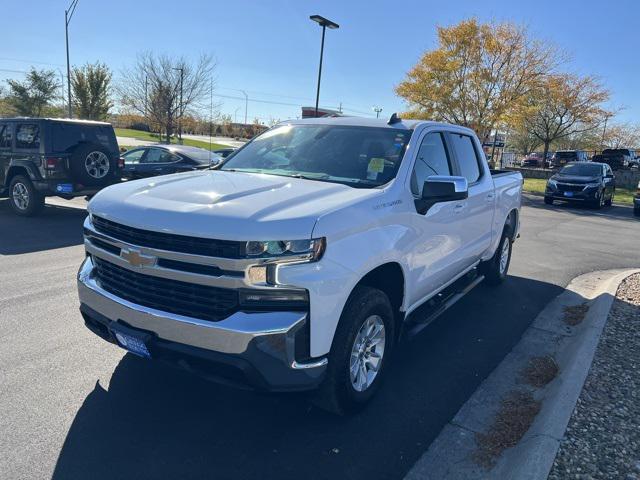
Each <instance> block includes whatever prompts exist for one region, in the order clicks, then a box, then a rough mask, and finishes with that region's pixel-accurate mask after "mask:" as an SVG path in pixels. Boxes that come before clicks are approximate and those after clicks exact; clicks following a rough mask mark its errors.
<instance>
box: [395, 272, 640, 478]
mask: <svg viewBox="0 0 640 480" xmlns="http://www.w3.org/2000/svg"><path fill="white" fill-rule="evenodd" d="M639 271H640V270H638V269H625V270H607V271H602V272H593V273H588V274H585V275H581V276H579V277H576V278H575V279H573V280H572V281H571V283H570V284H569V285H568V286H567V288H566V289H565V291H564V292H563V293H562V294H560V295H559V296H558V297H556V298H555V299H554V300H553V301H551V302H550V303H549V304H548V305H547V306H546V307H545V308H544V310H543V311H542V312H540V314H539V315H538V316H537V317H536V319H535V320H534V321H533V323H532V324H531V325H530V326H529V328H528V329H527V330H526V331H525V333H524V334H523V336H522V339H521V340H520V342H519V343H518V344H517V345H516V346H515V347H514V348H513V350H512V351H511V352H510V353H509V354H508V355H507V356H506V357H505V358H504V360H503V361H502V362H501V363H500V365H498V367H497V368H496V369H495V370H494V371H493V372H492V373H491V375H489V377H488V378H487V379H486V380H485V381H484V382H483V383H482V384H481V385H480V387H479V388H478V389H477V390H476V392H475V393H474V394H473V395H472V396H471V398H469V400H467V402H466V403H465V404H464V405H463V406H462V408H461V409H460V410H459V411H458V413H457V414H456V415H455V417H454V418H453V419H452V420H451V421H450V422H449V423H448V424H447V425H446V426H445V427H444V428H443V430H442V431H441V432H440V434H439V435H438V437H437V438H436V439H435V440H434V442H433V443H432V444H431V446H430V447H429V449H428V450H427V452H425V453H424V454H423V456H422V457H421V458H420V459H419V460H418V461H417V462H416V464H415V465H414V466H413V468H412V469H411V471H410V472H409V473H408V474H407V476H406V477H405V479H407V480H418V479H439V480H440V479H442V480H444V479H446V480H457V479H476V478H477V479H479V478H482V479H518V480H520V479H531V480H533V479H539V480H542V479H546V478H547V476H548V475H549V471H550V469H551V467H552V465H553V461H554V459H555V456H556V453H557V451H558V448H559V446H560V441H561V439H562V437H563V435H564V432H565V430H566V428H567V424H568V422H569V419H570V418H571V414H572V413H573V409H574V407H575V404H576V402H577V400H578V397H579V396H580V392H581V391H582V386H583V385H584V382H585V380H586V377H587V374H588V373H589V368H590V367H591V362H592V361H593V357H594V355H595V351H596V348H597V346H598V342H599V340H600V335H601V333H602V330H603V328H604V325H605V324H606V321H607V317H608V315H609V310H610V309H611V305H612V303H613V299H614V298H615V294H616V291H617V289H618V286H619V285H620V283H621V282H622V280H624V279H625V278H626V277H627V276H629V275H631V274H633V273H636V272H639ZM584 302H588V305H589V310H588V312H587V314H586V316H585V318H584V320H583V321H582V322H581V323H580V324H579V325H577V326H575V327H570V326H568V325H566V324H565V323H564V321H563V317H564V308H565V307H567V306H573V305H579V304H582V303H584ZM541 355H551V356H553V357H554V358H555V360H556V362H557V364H558V366H559V374H558V376H557V377H556V378H555V379H554V380H553V381H551V382H550V383H549V384H548V385H546V386H545V387H543V388H542V389H535V388H533V387H529V386H528V385H525V384H523V383H522V382H521V380H520V372H521V371H522V369H523V368H524V367H525V366H526V365H527V362H528V360H529V359H530V358H531V357H532V356H541ZM514 389H519V390H527V391H530V392H531V393H532V394H533V395H534V398H536V399H537V400H540V401H541V402H542V407H541V410H540V412H539V413H538V415H537V416H536V418H535V420H534V421H533V423H532V425H531V426H530V427H529V430H528V431H527V433H526V434H525V435H524V436H523V437H522V439H521V440H520V442H519V443H518V444H517V445H516V446H515V447H513V448H510V449H508V450H506V451H504V452H503V454H502V455H501V457H500V458H499V459H498V460H497V462H496V464H495V466H494V467H493V468H492V469H490V470H486V469H484V468H482V467H480V466H478V465H477V464H476V463H474V461H473V460H472V455H473V453H474V452H475V450H476V448H477V445H476V440H475V437H476V434H477V433H483V432H486V431H487V430H488V429H489V427H490V425H491V423H492V422H493V419H494V417H495V414H496V413H497V411H498V409H499V407H500V401H501V399H502V398H503V397H504V396H505V395H506V394H507V393H509V392H510V391H512V390H514Z"/></svg>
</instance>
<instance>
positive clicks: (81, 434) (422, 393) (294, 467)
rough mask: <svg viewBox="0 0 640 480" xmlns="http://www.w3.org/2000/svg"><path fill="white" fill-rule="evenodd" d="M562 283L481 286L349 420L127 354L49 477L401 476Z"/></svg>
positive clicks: (410, 346) (85, 410)
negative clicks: (371, 400) (208, 380)
mask: <svg viewBox="0 0 640 480" xmlns="http://www.w3.org/2000/svg"><path fill="white" fill-rule="evenodd" d="M562 291H563V289H562V288H561V287H558V286H556V285H553V284H550V283H545V282H539V281H535V280H531V279H527V278H521V277H509V279H508V281H507V282H505V283H504V284H503V285H502V286H500V287H498V288H491V287H487V286H484V285H481V286H479V287H477V288H476V289H475V290H474V291H472V292H471V293H470V294H469V295H467V296H466V297H465V298H463V299H462V300H461V301H460V302H459V303H458V304H456V305H455V306H454V307H453V308H451V309H450V310H449V311H448V312H446V313H445V314H444V315H443V316H442V317H440V318H439V319H438V320H437V321H436V322H434V323H433V324H431V325H430V326H429V327H427V328H426V329H425V330H424V331H423V332H422V333H421V334H420V335H419V336H418V337H416V338H414V339H413V340H412V341H409V342H405V343H402V344H401V348H399V349H397V350H396V358H395V359H394V362H393V363H392V364H391V368H390V370H389V372H388V373H389V375H388V377H387V382H386V384H385V385H384V386H383V388H382V389H381V390H380V391H379V393H378V396H377V397H376V398H375V399H374V400H373V402H372V403H371V404H370V405H369V406H368V408H366V409H365V410H364V411H362V412H360V413H358V414H356V415H353V416H351V417H334V416H332V415H329V414H327V413H325V412H323V411H320V410H318V409H316V408H314V407H310V406H309V403H308V402H307V401H306V396H305V395H304V394H292V395H268V394H259V393H254V392H247V391H241V390H234V389H231V388H228V387H223V386H220V385H217V384H213V383H210V382H207V381H205V380H202V379H199V378H197V377H194V376H192V375H190V374H188V373H186V372H182V371H180V370H177V369H174V368H171V367H167V366H164V365H162V364H158V363H154V362H150V361H146V360H142V359H139V358H137V357H134V356H133V355H131V354H127V355H124V356H123V358H122V360H121V361H120V363H119V364H118V366H117V367H116V369H115V371H114V372H113V375H112V377H111V380H110V382H109V386H108V388H105V387H104V386H103V385H101V384H99V383H96V385H95V388H94V389H93V391H92V392H91V393H89V395H88V396H87V397H86V399H85V400H84V402H83V404H82V406H81V407H80V409H79V411H78V412H77V414H76V417H75V419H74V421H73V423H72V425H71V427H70V429H69V432H68V434H67V437H66V439H65V442H64V445H63V447H62V449H61V452H60V454H59V457H58V461H57V464H56V468H55V471H54V474H53V478H54V479H57V480H62V479H65V480H67V479H75V478H92V479H118V478H136V479H143V478H181V479H183V478H220V479H222V478H234V479H235V478H247V479H249V478H251V479H253V478H278V479H282V478H292V479H294V478H295V479H300V478H308V479H311V478H340V479H343V478H354V479H355V478H358V479H360V478H398V479H400V478H402V477H403V476H404V475H405V474H406V472H407V471H408V470H409V469H410V468H411V467H412V465H413V464H414V462H415V461H416V460H417V459H418V458H419V457H420V455H421V454H422V453H423V452H424V451H425V450H426V448H427V447H428V445H429V444H430V443H431V442H432V441H433V439H435V437H436V436H437V435H438V433H439V432H440V430H441V429H442V427H443V426H444V425H445V424H446V422H447V421H449V420H450V419H451V418H452V416H453V415H454V414H455V413H456V412H457V410H458V409H459V408H460V407H461V406H462V404H463V403H464V402H465V401H466V400H467V399H468V398H469V396H470V395H471V394H472V393H473V392H474V391H475V390H476V388H477V387H478V385H479V384H480V383H481V382H482V381H483V379H484V378H486V377H487V376H488V375H489V373H491V371H492V370H493V369H494V368H495V367H496V366H497V365H498V364H499V362H500V361H501V360H502V359H503V358H504V356H505V355H506V354H507V353H508V352H509V351H510V350H511V348H512V347H513V346H514V345H515V344H516V343H517V342H518V340H519V339H520V337H521V335H522V333H523V332H524V330H525V329H526V328H527V327H528V325H529V324H530V323H531V322H532V320H533V319H534V318H535V317H536V315H537V314H538V313H539V311H540V310H541V309H542V308H543V307H544V306H545V305H546V304H547V303H548V302H549V301H550V300H551V299H552V298H553V297H555V296H556V295H558V294H559V293H561V292H562ZM104 348H105V349H107V348H116V347H114V346H111V345H108V344H106V343H105V344H104ZM52 408H55V406H52Z"/></svg>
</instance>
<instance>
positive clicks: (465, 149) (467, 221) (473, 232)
mask: <svg viewBox="0 0 640 480" xmlns="http://www.w3.org/2000/svg"><path fill="white" fill-rule="evenodd" d="M447 143H448V144H449V145H450V148H449V150H451V151H452V152H453V153H454V157H455V161H456V164H457V167H458V171H459V175H460V176H463V177H465V178H466V179H467V182H468V184H469V196H468V198H467V199H466V200H465V201H464V203H463V207H462V208H461V209H460V212H459V217H458V218H459V220H458V221H457V224H458V228H459V229H460V235H461V239H462V241H461V244H460V247H459V248H460V253H459V255H460V261H461V265H462V266H463V268H468V267H470V266H471V265H473V264H474V263H475V262H476V261H477V260H479V259H480V257H481V256H482V254H483V253H484V252H485V251H486V250H487V248H489V245H491V235H492V230H493V215H494V210H495V202H496V198H495V193H494V185H493V179H492V178H491V174H490V173H489V169H488V168H487V167H486V164H485V161H484V157H483V156H482V155H481V153H480V152H481V150H480V145H478V143H477V142H476V141H475V139H474V137H472V136H471V135H467V134H461V133H454V132H449V133H448V134H447Z"/></svg>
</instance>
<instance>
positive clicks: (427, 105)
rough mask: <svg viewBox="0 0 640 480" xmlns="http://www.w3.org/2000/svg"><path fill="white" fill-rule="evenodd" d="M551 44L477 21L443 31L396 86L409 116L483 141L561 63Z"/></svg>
mask: <svg viewBox="0 0 640 480" xmlns="http://www.w3.org/2000/svg"><path fill="white" fill-rule="evenodd" d="M558 58H559V56H558V55H557V52H556V49H555V48H554V47H552V46H551V45H549V44H547V43H545V42H542V41H539V40H535V39H532V38H531V37H530V36H529V34H528V32H527V30H526V29H525V28H524V27H522V26H518V25H515V24H513V23H480V22H478V20H476V19H475V18H473V19H469V20H464V21H462V22H460V23H459V24H457V25H453V26H450V27H438V46H437V48H436V49H434V50H431V51H428V52H426V53H425V54H424V55H423V56H422V58H421V59H420V61H419V62H418V63H417V65H415V66H414V67H413V68H412V69H411V70H410V71H409V72H408V74H407V76H406V78H405V79H404V80H403V81H402V82H401V83H400V84H399V85H398V86H397V87H396V93H397V94H398V95H399V96H401V97H402V98H404V99H405V100H406V102H407V103H408V106H409V109H410V110H409V112H407V113H405V114H404V116H406V117H413V118H417V117H420V118H428V119H433V120H440V121H445V122H450V123H456V124H460V125H465V126H467V127H470V128H472V129H474V130H475V131H476V132H477V134H478V136H480V138H481V139H486V138H487V137H488V136H489V135H490V133H491V131H492V130H493V129H494V128H497V127H498V126H501V125H502V124H503V123H504V122H505V121H506V119H507V118H508V116H509V115H510V113H511V112H513V111H515V110H518V109H519V107H520V104H521V102H522V101H523V100H524V99H526V98H527V96H528V95H529V94H530V92H531V91H533V90H534V89H536V88H537V87H538V86H539V84H540V82H541V80H542V79H543V78H544V76H545V75H547V74H548V73H549V72H550V71H552V70H553V69H554V68H555V67H556V66H557V63H558Z"/></svg>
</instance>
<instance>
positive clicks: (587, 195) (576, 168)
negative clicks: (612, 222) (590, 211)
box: [544, 162, 616, 208]
mask: <svg viewBox="0 0 640 480" xmlns="http://www.w3.org/2000/svg"><path fill="white" fill-rule="evenodd" d="M615 193H616V180H615V177H614V175H613V171H612V170H611V167H610V166H609V165H607V164H606V163H599V162H588V163H587V162H571V163H568V164H567V165H565V166H564V167H563V168H562V169H561V170H560V171H559V172H558V173H556V174H555V175H553V176H552V177H551V178H550V179H549V181H548V182H547V188H546V190H545V193H544V203H546V204H548V205H552V204H553V202H554V200H561V201H563V202H581V203H586V204H589V205H592V206H594V207H596V208H602V207H603V206H604V205H611V202H612V201H613V197H614V195H615Z"/></svg>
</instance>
